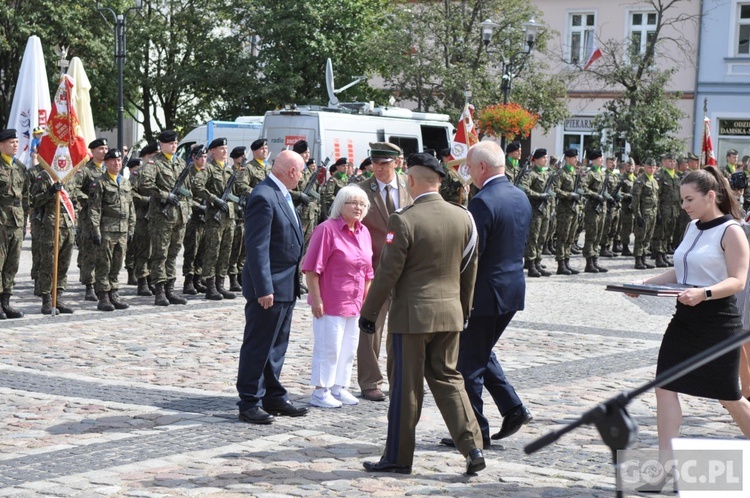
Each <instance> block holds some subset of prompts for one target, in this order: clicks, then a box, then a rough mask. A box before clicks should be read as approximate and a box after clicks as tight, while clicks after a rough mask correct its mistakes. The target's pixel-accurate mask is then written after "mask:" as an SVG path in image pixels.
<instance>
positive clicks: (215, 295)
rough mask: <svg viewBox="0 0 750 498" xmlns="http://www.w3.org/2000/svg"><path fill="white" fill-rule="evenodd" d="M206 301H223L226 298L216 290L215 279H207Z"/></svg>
mask: <svg viewBox="0 0 750 498" xmlns="http://www.w3.org/2000/svg"><path fill="white" fill-rule="evenodd" d="M206 299H210V300H211V301H221V300H222V299H224V296H222V295H221V293H220V292H219V291H218V290H216V279H215V278H214V277H211V278H207V279H206Z"/></svg>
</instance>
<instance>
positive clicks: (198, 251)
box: [182, 139, 223, 296]
mask: <svg viewBox="0 0 750 498" xmlns="http://www.w3.org/2000/svg"><path fill="white" fill-rule="evenodd" d="M220 140H223V139H220ZM215 141H216V140H214V142H215ZM207 154H208V151H207V150H206V147H205V146H203V145H195V146H193V148H192V149H191V150H190V164H189V165H188V167H189V168H190V173H189V176H190V177H191V178H190V185H191V189H190V192H191V194H192V198H191V199H190V219H189V220H188V222H187V225H185V238H184V239H183V243H182V247H183V250H182V275H183V277H185V282H184V283H183V285H182V293H183V294H187V295H191V296H193V295H195V294H198V293H199V292H206V288H205V287H203V285H202V284H201V282H200V279H201V272H202V269H203V256H204V254H205V249H206V238H205V231H206V230H205V229H206V210H207V209H208V206H207V204H206V203H205V202H204V201H203V200H201V199H200V197H199V196H198V195H197V191H198V189H197V185H198V182H197V181H196V179H195V178H196V177H197V176H198V175H200V174H201V172H203V171H204V169H205V168H206V163H207V160H208V155H207Z"/></svg>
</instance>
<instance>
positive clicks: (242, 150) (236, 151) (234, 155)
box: [229, 145, 247, 159]
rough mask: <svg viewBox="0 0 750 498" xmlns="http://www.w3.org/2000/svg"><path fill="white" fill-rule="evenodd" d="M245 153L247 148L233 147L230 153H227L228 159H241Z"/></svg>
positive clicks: (242, 146)
mask: <svg viewBox="0 0 750 498" xmlns="http://www.w3.org/2000/svg"><path fill="white" fill-rule="evenodd" d="M245 151H247V147H245V146H244V145H240V146H239V147H235V148H234V149H232V152H230V153H229V157H231V158H232V159H237V158H238V157H242V156H244V155H245Z"/></svg>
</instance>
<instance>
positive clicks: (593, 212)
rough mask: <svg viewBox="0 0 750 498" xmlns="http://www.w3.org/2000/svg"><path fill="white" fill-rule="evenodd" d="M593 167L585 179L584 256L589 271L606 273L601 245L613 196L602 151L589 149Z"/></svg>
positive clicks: (585, 269)
mask: <svg viewBox="0 0 750 498" xmlns="http://www.w3.org/2000/svg"><path fill="white" fill-rule="evenodd" d="M588 158H589V161H591V169H590V170H589V172H588V173H587V174H586V177H585V178H584V179H583V191H584V196H585V197H586V207H585V209H584V212H583V223H584V225H585V230H586V238H585V239H584V246H583V256H584V257H585V258H586V268H584V270H583V271H585V272H587V273H606V272H607V271H608V270H607V269H606V268H604V267H602V266H599V262H598V259H599V246H600V244H601V240H602V236H603V235H604V218H605V216H606V214H607V201H608V200H611V199H612V197H611V196H610V195H609V193H608V192H607V189H606V185H607V183H606V182H607V181H608V179H607V174H606V173H605V172H604V171H602V164H603V163H604V159H603V158H602V151H600V150H597V149H592V150H589V152H588Z"/></svg>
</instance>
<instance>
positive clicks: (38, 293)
mask: <svg viewBox="0 0 750 498" xmlns="http://www.w3.org/2000/svg"><path fill="white" fill-rule="evenodd" d="M34 295H35V296H36V297H42V291H40V290H39V279H38V278H36V279H34Z"/></svg>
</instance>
